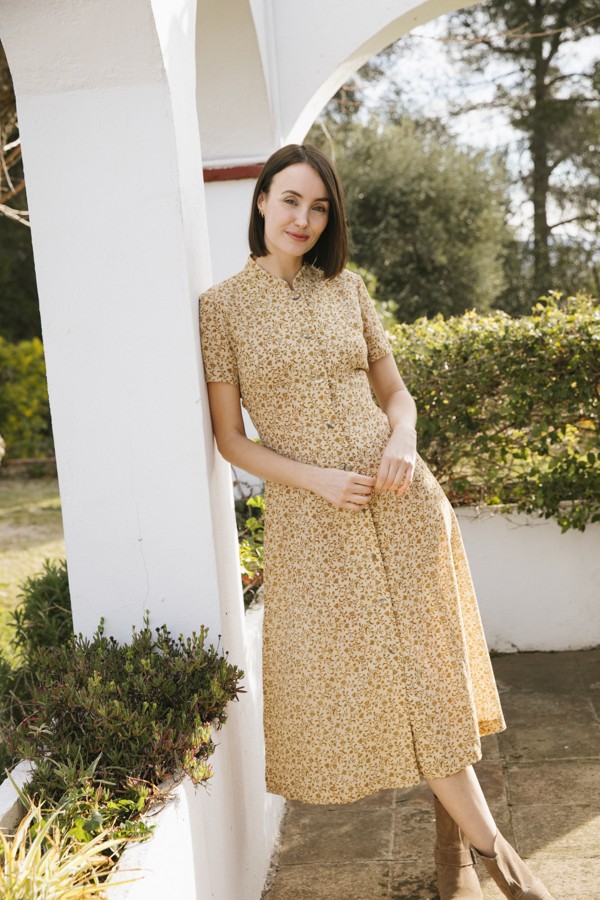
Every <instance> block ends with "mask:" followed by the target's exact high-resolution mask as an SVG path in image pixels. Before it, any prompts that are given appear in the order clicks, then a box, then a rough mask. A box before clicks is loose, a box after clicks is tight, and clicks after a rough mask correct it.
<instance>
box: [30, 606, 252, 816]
mask: <svg viewBox="0 0 600 900" xmlns="http://www.w3.org/2000/svg"><path fill="white" fill-rule="evenodd" d="M207 633H208V632H207V629H206V628H205V627H204V626H201V628H200V631H199V633H198V634H197V633H196V632H194V633H193V635H192V636H191V637H188V638H184V637H183V636H182V635H180V636H179V638H177V639H174V638H172V637H171V634H170V632H169V630H168V629H167V627H166V626H165V625H163V626H161V627H160V628H156V629H155V630H154V632H153V631H152V630H151V629H150V627H149V623H148V618H147V616H146V618H145V621H144V627H143V628H142V629H141V630H140V631H137V630H136V629H135V628H134V629H133V637H132V640H131V642H130V643H128V644H120V643H119V642H118V641H117V640H116V639H115V638H113V637H106V636H105V634H104V628H103V623H102V622H101V624H100V626H99V628H98V629H97V631H96V633H95V634H94V636H93V637H92V639H91V640H88V639H87V638H84V637H83V636H82V635H79V636H78V637H73V638H72V639H71V640H70V641H69V642H67V643H66V644H63V645H62V646H60V647H54V648H48V647H38V648H37V649H36V650H35V651H33V652H32V655H31V661H30V664H31V666H32V668H33V669H34V670H35V672H36V675H35V679H34V681H33V688H32V706H33V708H34V709H35V715H34V716H30V717H29V718H28V719H27V720H25V721H24V722H23V723H22V726H21V727H20V728H19V729H17V732H16V734H15V740H16V742H17V744H18V745H19V749H20V750H21V755H23V756H29V757H31V758H33V759H34V760H35V762H36V772H35V774H34V776H33V780H32V788H33V789H34V790H40V791H41V793H42V795H43V796H44V797H47V798H51V799H54V800H57V799H58V798H59V797H60V796H61V795H63V794H64V792H65V791H66V790H67V789H68V788H69V787H72V785H69V784H67V783H66V780H65V774H64V773H65V771H67V770H66V769H65V768H64V766H65V764H70V765H71V771H74V772H75V780H76V781H77V776H76V773H77V771H78V770H81V769H84V768H86V767H89V766H90V765H91V764H92V763H93V762H94V761H95V760H96V759H98V758H99V760H98V764H97V770H96V772H95V776H94V778H95V781H96V782H98V783H107V784H109V785H112V786H114V788H115V790H116V791H117V792H120V791H125V790H128V789H130V787H131V785H132V784H135V783H142V784H143V783H150V784H153V785H156V784H158V783H159V782H160V781H162V780H163V779H164V778H166V777H167V776H169V775H175V776H176V775H179V774H180V773H181V772H184V773H186V774H187V775H189V776H190V778H191V779H192V780H193V781H194V782H195V783H199V782H205V781H206V780H207V779H208V778H210V777H211V775H212V769H211V767H210V764H209V763H208V762H207V759H208V757H209V756H210V755H211V754H212V753H213V752H214V749H215V748H214V744H213V741H212V737H211V730H210V729H211V725H214V726H215V727H216V728H220V727H221V726H222V725H223V723H224V722H225V721H226V718H227V715H226V711H225V707H226V705H227V703H228V702H229V701H230V700H232V699H236V698H237V694H238V693H240V692H242V691H243V688H240V687H238V684H237V682H238V679H239V678H241V677H242V676H243V674H244V673H243V672H242V671H241V670H240V669H238V668H237V667H236V666H233V665H231V664H230V663H228V662H227V659H226V656H227V653H225V656H222V655H220V653H219V652H218V649H215V648H214V647H213V646H212V645H210V646H209V647H208V648H206V647H205V646H204V644H205V640H206V637H207ZM59 764H63V768H62V769H61V768H60V767H59Z"/></svg>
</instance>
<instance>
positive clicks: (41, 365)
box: [0, 337, 53, 459]
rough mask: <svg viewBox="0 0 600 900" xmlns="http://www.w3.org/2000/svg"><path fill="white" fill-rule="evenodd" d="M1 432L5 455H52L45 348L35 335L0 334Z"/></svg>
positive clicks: (19, 456)
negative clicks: (14, 338)
mask: <svg viewBox="0 0 600 900" xmlns="http://www.w3.org/2000/svg"><path fill="white" fill-rule="evenodd" d="M0 434H2V436H3V438H4V440H5V441H6V458H7V459H8V458H9V457H12V458H13V459H16V458H27V457H34V456H51V455H52V454H53V441H52V430H51V425H50V407H49V402H48V387H47V384H46V365H45V362H44V349H43V347H42V342H41V341H40V340H39V339H38V338H33V339H32V340H30V341H21V342H20V343H18V344H11V343H9V342H8V341H6V340H5V339H4V338H2V337H0Z"/></svg>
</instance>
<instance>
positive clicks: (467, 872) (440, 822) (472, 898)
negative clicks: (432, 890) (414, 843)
mask: <svg viewBox="0 0 600 900" xmlns="http://www.w3.org/2000/svg"><path fill="white" fill-rule="evenodd" d="M433 805H434V808H435V831H436V841H435V849H434V851H433V854H434V859H435V868H436V872H437V882H438V890H439V894H440V900H455V898H456V900H457V898H460V900H481V898H482V897H483V894H482V893H481V888H480V886H479V879H478V878H477V873H476V872H475V863H476V861H477V858H476V856H475V853H474V852H473V850H471V845H470V844H469V842H468V840H467V838H466V837H465V836H464V835H463V833H462V831H461V830H460V828H459V827H458V825H457V824H456V822H455V821H454V819H453V818H452V816H451V815H450V814H449V813H448V812H447V811H446V808H445V807H444V806H443V805H442V803H440V801H439V800H438V798H437V797H436V795H435V794H434V795H433Z"/></svg>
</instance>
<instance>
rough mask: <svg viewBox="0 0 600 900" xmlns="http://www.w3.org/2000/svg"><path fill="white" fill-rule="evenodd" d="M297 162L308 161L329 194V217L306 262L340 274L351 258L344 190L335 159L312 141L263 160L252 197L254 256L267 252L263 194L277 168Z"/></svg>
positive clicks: (250, 237) (329, 273) (331, 274)
mask: <svg viewBox="0 0 600 900" xmlns="http://www.w3.org/2000/svg"><path fill="white" fill-rule="evenodd" d="M296 163H308V165H309V166H312V168H313V169H314V170H315V172H316V173H317V174H318V175H319V176H320V178H321V180H322V181H323V184H324V185H325V187H326V188H327V195H328V197H329V218H328V221H327V225H326V226H325V230H324V231H323V234H322V235H321V237H320V238H319V240H318V241H317V243H316V244H315V246H314V247H312V249H311V250H309V251H308V252H307V253H305V254H304V262H308V263H312V265H314V266H317V267H318V268H319V269H323V274H324V276H325V278H334V277H335V276H336V275H339V274H340V272H341V271H342V270H343V268H344V266H345V265H346V260H347V258H348V232H347V226H346V212H345V209H344V191H343V188H342V185H341V182H340V180H339V178H338V175H337V172H336V171H335V169H334V167H333V163H332V162H331V160H329V159H328V158H327V157H326V156H325V154H324V153H322V152H321V151H320V150H318V149H317V147H314V146H313V145H312V144H287V145H286V146H285V147H281V149H280V150H276V151H275V153H273V154H272V155H271V156H270V157H269V158H268V160H267V161H266V163H265V164H264V166H263V168H262V171H261V173H260V175H259V176H258V181H257V182H256V187H255V188H254V196H253V197H252V209H251V210H250V226H249V228H248V242H249V244H250V251H251V253H252V254H253V255H254V256H267V255H268V253H269V251H268V250H267V248H266V246H265V224H264V220H263V218H262V216H261V215H260V214H259V212H258V198H259V196H260V194H262V193H264V194H268V193H269V188H270V187H271V182H272V180H273V178H274V177H275V175H277V173H278V172H281V171H283V169H287V167H288V166H293V165H295V164H296Z"/></svg>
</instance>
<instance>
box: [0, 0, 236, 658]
mask: <svg viewBox="0 0 600 900" xmlns="http://www.w3.org/2000/svg"><path fill="white" fill-rule="evenodd" d="M156 6H157V17H158V23H159V29H160V31H161V32H162V33H161V35H160V36H161V39H162V41H163V48H164V55H165V61H164V62H163V54H162V53H161V46H160V43H159V34H158V33H157V28H156V26H155V20H154V16H153V9H152V6H151V4H150V2H149V0H130V2H128V3H126V4H125V5H123V4H121V3H118V2H117V0H102V2H100V0H90V2H88V3H85V4H83V5H82V4H81V3H79V2H77V0H54V2H45V3H42V2H39V0H38V2H36V0H22V2H19V3H18V4H15V3H12V2H10V0H4V2H0V8H1V16H0V23H1V24H0V29H1V37H2V40H3V43H4V46H5V48H6V52H7V56H8V60H9V65H10V67H11V71H12V74H13V78H14V83H15V90H16V95H17V103H18V114H19V123H20V128H21V134H22V139H23V156H24V164H25V172H26V178H27V189H28V198H29V204H30V210H31V222H32V235H33V245H34V255H35V264H36V274H37V282H38V289H39V296H40V307H41V317H42V328H43V338H44V346H45V353H46V363H47V372H48V387H49V394H50V404H51V412H52V425H53V430H54V437H55V442H56V456H57V464H58V474H59V483H60V493H61V500H62V508H63V520H64V528H65V539H66V547H67V557H68V564H69V578H70V585H71V594H72V600H73V611H74V619H75V628H76V630H78V631H79V630H82V631H84V632H85V633H87V634H90V633H91V632H92V631H93V630H94V629H95V627H96V626H97V624H98V621H99V618H100V616H101V615H103V616H105V618H106V629H107V632H108V633H112V634H115V635H116V636H117V637H120V638H122V639H123V638H128V637H129V636H130V634H131V625H132V624H133V623H136V624H138V625H139V624H140V623H141V620H142V617H143V615H144V611H145V610H146V609H149V610H150V613H151V623H153V624H154V625H158V624H161V623H163V622H166V623H167V624H168V625H169V627H170V628H171V629H172V630H173V632H174V633H178V632H179V631H183V632H185V633H189V632H191V631H192V630H193V629H197V628H198V626H199V625H200V624H205V625H208V626H209V628H210V638H211V639H212V640H214V641H215V642H216V639H217V634H218V633H224V630H225V628H228V626H227V623H226V622H224V619H226V618H231V617H232V616H233V617H236V616H237V617H238V619H241V616H242V611H241V609H240V608H237V609H235V608H233V609H232V610H227V609H225V610H224V611H223V614H224V615H223V616H222V614H221V610H220V609H219V602H218V589H217V563H216V558H217V557H216V552H217V551H216V545H217V544H220V547H219V550H220V551H223V553H224V554H225V557H226V558H228V559H229V566H230V567H231V565H232V564H233V566H234V576H233V577H235V575H236V574H237V572H236V567H235V562H232V561H233V560H234V559H235V556H234V555H232V553H233V554H234V553H235V535H234V530H233V520H232V519H230V520H229V529H228V530H227V529H226V533H225V534H222V535H221V538H222V540H221V541H216V540H215V528H219V527H221V526H222V523H219V522H218V521H217V522H214V521H213V518H212V517H211V508H213V509H214V508H215V503H214V502H213V501H214V500H215V498H219V497H226V496H227V494H224V493H223V490H224V489H225V485H226V481H227V479H226V477H224V476H225V475H226V474H228V467H226V464H224V463H223V461H222V460H220V459H219V460H218V462H217V464H215V457H214V443H213V439H212V432H211V429H210V419H209V418H208V415H209V414H208V406H207V402H206V390H205V385H204V383H203V379H201V377H200V355H199V337H198V325H197V296H198V294H199V292H200V291H201V289H203V288H204V287H205V286H208V284H210V282H211V271H210V263H209V258H208V241H207V234H206V226H205V216H204V207H203V185H202V169H201V157H200V146H199V139H198V129H197V120H196V108H195V5H194V4H192V3H190V2H186V0H182V2H174V3H172V4H171V5H170V6H169V7H168V5H167V4H166V3H157V4H156ZM167 7H168V8H167ZM229 495H230V492H229ZM218 505H219V503H217V504H216V506H218ZM222 505H223V504H221V506H222ZM217 518H218V513H217ZM223 553H221V558H223ZM230 577H231V576H230ZM236 599H239V587H238V594H237V597H236ZM240 605H241V604H239V603H238V604H237V606H238V607H239V606H240ZM237 630H239V622H238V629H237ZM230 631H231V630H230ZM235 631H236V628H234V629H233V632H235ZM228 637H231V639H232V640H233V642H234V643H236V642H237V643H239V641H240V640H241V639H240V638H239V637H238V638H237V640H236V639H235V637H234V636H233V635H232V634H231V633H230V634H229V635H228ZM232 655H233V654H232Z"/></svg>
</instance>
